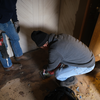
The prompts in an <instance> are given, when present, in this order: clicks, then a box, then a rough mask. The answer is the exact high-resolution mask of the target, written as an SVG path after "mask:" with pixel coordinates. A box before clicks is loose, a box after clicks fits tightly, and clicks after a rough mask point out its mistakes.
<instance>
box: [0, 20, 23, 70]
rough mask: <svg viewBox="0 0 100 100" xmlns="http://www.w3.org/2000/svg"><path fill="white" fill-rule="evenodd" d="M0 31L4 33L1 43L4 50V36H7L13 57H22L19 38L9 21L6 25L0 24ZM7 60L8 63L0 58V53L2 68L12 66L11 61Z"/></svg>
mask: <svg viewBox="0 0 100 100" xmlns="http://www.w3.org/2000/svg"><path fill="white" fill-rule="evenodd" d="M0 30H2V31H5V32H6V33H3V42H4V44H5V46H6V48H7V47H8V45H7V42H6V36H5V35H7V36H8V38H9V41H10V43H11V47H12V50H13V53H14V55H15V57H20V56H22V55H23V53H22V49H21V47H20V44H19V36H18V33H17V32H16V30H15V28H14V25H13V23H12V22H11V21H8V22H7V23H0ZM7 59H8V63H7V60H6V59H3V58H2V55H1V52H0V61H1V63H2V65H3V67H4V68H8V67H11V66H12V61H11V59H10V58H7Z"/></svg>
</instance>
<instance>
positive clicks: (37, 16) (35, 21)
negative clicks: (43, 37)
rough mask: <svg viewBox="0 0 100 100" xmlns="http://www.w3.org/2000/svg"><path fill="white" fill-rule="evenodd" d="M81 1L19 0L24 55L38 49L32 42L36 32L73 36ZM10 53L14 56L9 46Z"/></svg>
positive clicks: (21, 43) (20, 35)
mask: <svg viewBox="0 0 100 100" xmlns="http://www.w3.org/2000/svg"><path fill="white" fill-rule="evenodd" d="M79 2H80V0H18V2H17V15H18V19H19V22H20V26H21V30H20V33H19V37H20V45H21V48H22V51H23V53H25V52H28V51H30V50H33V49H36V48H37V46H36V44H35V43H34V42H33V41H32V40H31V33H32V31H34V30H42V31H44V32H47V33H58V32H59V33H67V34H71V35H73V30H74V27H75V21H76V13H77V10H78V7H79ZM8 53H9V54H10V56H13V53H12V49H11V47H10V45H9V47H8Z"/></svg>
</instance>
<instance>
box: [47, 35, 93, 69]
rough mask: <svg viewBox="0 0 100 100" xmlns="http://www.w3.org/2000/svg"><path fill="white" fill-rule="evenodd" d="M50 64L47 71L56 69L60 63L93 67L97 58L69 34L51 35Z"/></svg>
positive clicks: (49, 40)
mask: <svg viewBox="0 0 100 100" xmlns="http://www.w3.org/2000/svg"><path fill="white" fill-rule="evenodd" d="M48 42H49V62H48V67H47V71H51V70H53V69H55V68H56V67H57V66H58V65H59V63H63V64H65V65H68V66H76V67H92V66H93V65H94V64H95V57H94V55H93V53H92V51H91V50H89V48H88V47H87V46H86V45H85V44H83V43H82V42H81V41H79V40H78V39H76V38H74V37H73V36H71V35H68V34H58V35H55V34H50V35H49V39H48Z"/></svg>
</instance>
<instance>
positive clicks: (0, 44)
mask: <svg viewBox="0 0 100 100" xmlns="http://www.w3.org/2000/svg"><path fill="white" fill-rule="evenodd" d="M2 33H5V32H4V31H1V32H0V52H1V54H2V58H4V59H6V61H7V65H8V66H9V63H8V57H9V55H8V53H7V50H6V47H5V44H4V42H3V36H2Z"/></svg>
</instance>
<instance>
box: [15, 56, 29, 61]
mask: <svg viewBox="0 0 100 100" xmlns="http://www.w3.org/2000/svg"><path fill="white" fill-rule="evenodd" d="M30 58H31V57H29V56H24V55H22V56H20V57H15V60H16V61H20V60H29V59H30Z"/></svg>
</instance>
